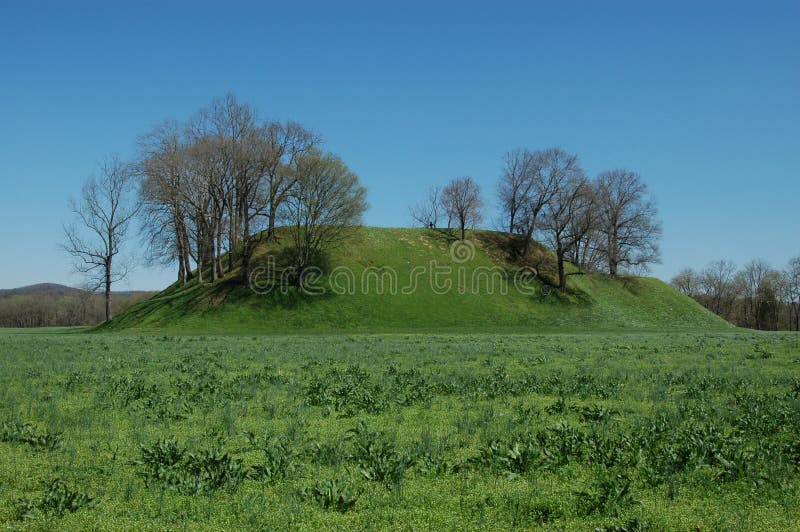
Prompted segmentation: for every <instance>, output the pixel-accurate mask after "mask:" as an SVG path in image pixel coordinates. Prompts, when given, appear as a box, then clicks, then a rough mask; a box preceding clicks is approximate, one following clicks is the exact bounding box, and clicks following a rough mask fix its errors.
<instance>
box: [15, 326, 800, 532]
mask: <svg viewBox="0 0 800 532" xmlns="http://www.w3.org/2000/svg"><path fill="white" fill-rule="evenodd" d="M0 395H2V401H0V422H2V426H1V427H2V429H1V430H0V522H2V523H3V526H4V527H8V528H21V529H22V528H24V529H41V530H50V529H72V530H87V529H88V530H101V529H128V530H150V529H161V530H172V529H181V528H186V529H196V530H218V529H223V528H225V529H248V530H252V529H284V528H298V529H307V530H320V529H325V530H332V529H338V528H340V527H350V528H368V529H387V528H388V529H402V530H427V529H439V530H456V529H476V528H479V529H496V530H506V529H513V528H518V529H540V528H541V529H552V530H592V529H595V528H600V529H604V530H797V529H798V527H800V492H799V491H798V489H799V488H800V470H799V469H798V468H799V463H800V400H798V396H799V395H800V337H799V336H798V335H796V334H764V333H750V332H722V333H630V334H622V333H618V334H617V333H596V334H573V335H569V334H546V335H545V334H541V335H531V334H527V335H526V334H520V335H512V334H509V335H501V334H473V335H468V334H458V335H455V334H385V335H321V334H318V335H305V336H291V335H285V336H205V337H201V336H189V335H184V336H167V335H163V334H159V335H155V334H153V335H136V334H130V335H129V334H115V335H108V334H82V333H76V332H54V333H39V334H25V333H20V332H15V333H13V334H0Z"/></svg>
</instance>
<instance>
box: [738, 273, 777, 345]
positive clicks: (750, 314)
mask: <svg viewBox="0 0 800 532" xmlns="http://www.w3.org/2000/svg"><path fill="white" fill-rule="evenodd" d="M771 271H772V268H771V267H770V265H769V264H767V262H766V261H765V260H763V259H754V260H751V261H750V262H748V263H747V264H745V265H744V268H742V270H741V271H740V272H739V273H737V274H736V276H735V278H734V282H735V284H736V288H737V291H736V292H737V296H739V297H740V298H741V299H742V303H743V305H742V306H743V307H744V308H743V309H742V316H741V317H740V320H741V322H742V325H744V326H745V327H752V328H756V329H761V328H762V327H761V324H760V323H759V314H760V311H759V308H760V307H761V305H762V301H761V297H762V296H764V295H774V294H772V290H771V288H768V287H767V286H766V284H765V283H766V281H767V278H768V276H769V274H770V272H771ZM768 292H769V294H768ZM762 315H763V313H762Z"/></svg>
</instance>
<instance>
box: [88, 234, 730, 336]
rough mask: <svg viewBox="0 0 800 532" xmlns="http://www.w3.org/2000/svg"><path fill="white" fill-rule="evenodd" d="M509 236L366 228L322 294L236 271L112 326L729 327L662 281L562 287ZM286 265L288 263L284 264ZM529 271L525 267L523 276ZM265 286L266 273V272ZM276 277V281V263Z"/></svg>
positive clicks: (545, 264) (580, 279)
mask: <svg viewBox="0 0 800 532" xmlns="http://www.w3.org/2000/svg"><path fill="white" fill-rule="evenodd" d="M287 240H288V239H287V238H284V239H282V240H280V241H279V242H278V243H270V244H267V243H262V244H261V245H260V246H259V248H258V250H257V253H256V256H255V258H254V265H255V266H259V265H260V266H263V267H267V266H268V265H269V260H270V259H269V257H270V256H273V257H280V256H281V255H282V253H283V252H284V251H285V248H286V243H287ZM512 248H513V247H512V246H511V245H510V242H509V237H508V236H507V235H504V234H501V233H495V232H490V231H476V232H472V233H470V235H469V241H468V243H466V244H465V243H461V242H457V241H456V240H455V238H454V237H453V236H451V235H449V234H447V233H446V232H444V231H438V230H424V229H389V228H365V229H363V230H362V231H360V233H359V234H358V235H357V236H356V237H354V238H352V239H351V240H349V241H348V242H347V243H346V244H344V245H342V246H341V247H339V248H338V249H336V250H333V251H332V252H331V253H330V255H329V256H328V257H326V265H325V267H324V269H323V271H325V272H326V273H325V274H324V275H322V276H321V277H320V278H319V279H318V280H317V281H316V282H315V283H314V286H315V287H317V290H318V291H319V292H320V293H318V294H314V295H311V294H302V293H300V292H298V291H297V290H296V289H295V288H293V287H280V286H275V287H273V288H272V289H271V290H265V289H262V290H261V292H264V293H256V291H254V290H253V289H251V288H250V287H247V286H243V285H242V283H241V281H240V280H239V279H238V271H237V270H234V271H233V272H230V273H229V274H228V275H227V276H226V278H225V279H223V280H220V281H218V282H217V283H214V284H213V285H212V284H205V285H200V286H198V285H197V284H196V283H189V284H188V285H186V286H182V285H180V284H178V283H176V284H174V285H172V286H170V287H169V288H167V289H166V290H164V291H163V292H162V293H160V294H158V295H157V296H155V297H153V298H152V299H150V300H148V301H145V302H143V303H140V304H138V305H135V306H133V307H131V308H130V309H128V310H127V311H125V312H124V313H122V314H121V315H119V316H118V317H117V318H116V319H115V320H114V321H113V322H112V323H111V324H109V325H106V326H104V329H107V330H131V331H169V332H187V333H206V332H207V333H239V332H242V333H244V332H248V333H249V332H292V331H304V332H315V331H319V332H325V331H336V330H346V331H372V332H379V331H406V330H407V331H411V330H428V331H432V330H433V331H438V330H451V331H476V332H481V331H496V330H507V331H520V332H523V331H553V330H569V331H580V330H630V329H637V330H698V329H704V330H709V329H717V330H719V329H726V328H730V327H731V326H730V325H728V324H727V323H726V322H724V321H723V320H721V319H720V318H718V317H717V316H715V315H713V314H712V313H711V312H709V311H707V310H706V309H704V308H702V307H701V306H700V305H698V304H697V303H695V302H694V301H693V300H692V299H690V298H688V297H686V296H683V295H681V294H680V293H678V292H676V291H675V290H673V289H672V288H671V287H669V286H668V285H666V284H664V283H663V282H661V281H660V280H658V279H654V278H642V277H625V278H620V279H611V278H609V277H608V276H605V275H600V274H590V275H579V274H577V272H576V271H574V270H572V271H571V273H573V274H575V275H570V277H569V293H568V294H566V295H563V294H560V293H559V292H558V291H557V290H556V289H554V288H553V287H554V285H555V284H556V282H555V281H556V280H555V273H554V272H555V265H554V259H553V255H552V253H551V252H550V251H549V250H547V249H546V248H544V247H543V246H537V247H536V249H534V250H533V252H532V253H531V255H530V257H529V258H528V259H527V260H526V261H525V262H524V263H523V262H521V261H520V260H519V259H518V258H515V257H514V255H513V254H512V252H510V251H509V250H511V249H512ZM277 260H278V266H280V264H281V261H280V258H278V259H277ZM523 267H527V268H529V269H526V270H522V269H521V268H523ZM260 271H261V272H262V273H261V274H259V275H258V277H257V278H258V281H259V284H263V282H264V281H265V280H266V279H267V276H268V273H266V271H268V270H260ZM275 271H276V273H275V277H276V278H278V279H279V278H280V272H281V270H280V267H278V268H277V269H276V270H275Z"/></svg>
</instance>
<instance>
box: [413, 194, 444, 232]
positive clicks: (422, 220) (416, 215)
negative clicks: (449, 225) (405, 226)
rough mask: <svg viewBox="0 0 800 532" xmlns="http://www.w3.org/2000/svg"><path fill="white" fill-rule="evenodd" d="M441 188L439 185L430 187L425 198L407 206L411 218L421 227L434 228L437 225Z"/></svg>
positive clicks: (440, 204) (440, 212) (440, 206)
mask: <svg viewBox="0 0 800 532" xmlns="http://www.w3.org/2000/svg"><path fill="white" fill-rule="evenodd" d="M443 209H444V207H442V189H441V187H430V188H429V189H428V192H427V194H426V195H425V199H424V200H422V201H421V202H419V203H417V204H415V205H412V206H411V207H410V208H409V211H410V213H411V218H413V219H414V221H415V222H417V223H418V224H420V225H421V226H422V227H427V228H430V229H435V228H436V227H438V226H439V218H440V217H441V215H442V210H443Z"/></svg>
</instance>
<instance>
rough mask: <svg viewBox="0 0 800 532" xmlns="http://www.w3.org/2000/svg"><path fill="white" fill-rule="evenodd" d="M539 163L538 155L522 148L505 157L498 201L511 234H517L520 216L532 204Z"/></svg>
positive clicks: (498, 184) (498, 186)
mask: <svg viewBox="0 0 800 532" xmlns="http://www.w3.org/2000/svg"><path fill="white" fill-rule="evenodd" d="M537 162H538V161H537V156H536V154H534V153H532V152H531V151H529V150H527V149H521V148H517V149H515V150H512V151H510V152H508V153H506V154H505V156H504V157H503V163H504V164H503V173H502V174H501V175H500V180H499V181H498V183H497V199H498V200H499V202H500V209H501V216H502V217H503V219H504V221H505V223H506V227H508V233H509V234H513V233H515V232H517V230H518V229H519V227H518V223H519V215H520V213H521V212H522V211H523V210H524V209H526V208H528V206H529V204H530V201H531V192H532V191H533V186H534V179H535V176H536V174H537V168H536V166H537Z"/></svg>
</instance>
